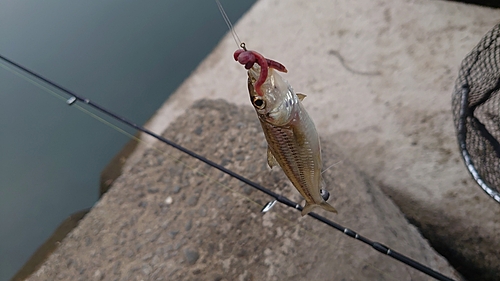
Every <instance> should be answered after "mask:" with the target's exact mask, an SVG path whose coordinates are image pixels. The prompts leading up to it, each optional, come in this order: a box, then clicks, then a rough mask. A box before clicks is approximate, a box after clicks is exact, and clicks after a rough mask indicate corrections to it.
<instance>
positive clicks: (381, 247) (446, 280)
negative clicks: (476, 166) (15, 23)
mask: <svg viewBox="0 0 500 281" xmlns="http://www.w3.org/2000/svg"><path fill="white" fill-rule="evenodd" d="M0 59H1V60H3V61H5V62H7V63H9V64H10V65H13V66H15V67H16V68H18V69H21V70H22V71H24V72H26V73H29V74H30V75H32V76H34V77H36V78H37V79H40V80H42V81H43V82H45V83H47V84H49V85H51V86H53V87H55V88H56V89H58V90H60V91H62V92H64V93H66V94H68V95H69V96H70V98H69V99H67V100H66V102H67V103H68V104H69V105H73V104H74V103H75V102H77V101H80V102H83V103H84V104H87V105H88V106H90V107H92V108H94V109H96V110H98V111H100V112H102V113H103V114H104V115H106V116H109V117H112V118H113V119H115V120H118V121H120V122H122V123H124V124H125V125H127V126H129V127H132V128H134V129H136V130H139V131H141V132H143V133H145V134H147V135H149V136H151V137H153V138H156V139H157V140H159V141H161V142H163V143H165V144H168V145H169V146H171V147H173V148H175V149H177V150H179V151H181V152H183V153H185V154H187V155H189V156H191V157H193V158H196V159H198V160H199V161H201V162H203V163H205V164H207V165H209V166H211V167H213V168H215V169H217V170H219V171H221V172H223V173H225V174H227V175H229V176H231V177H233V178H235V179H237V180H239V181H241V182H243V183H245V184H248V185H249V186H251V187H253V188H255V189H257V190H259V191H261V192H263V193H265V194H267V195H269V196H271V197H273V198H274V199H275V200H276V201H278V202H280V203H282V204H284V205H286V206H289V207H291V208H293V209H296V210H298V211H302V209H303V207H302V206H301V205H300V204H298V203H296V202H293V201H291V200H290V199H288V198H287V197H285V196H282V195H280V194H277V193H275V192H273V191H271V190H269V189H267V188H265V187H263V186H261V185H259V184H257V183H255V182H253V181H251V180H249V179H248V178H245V177H243V176H241V175H240V174H238V173H235V172H233V171H231V170H229V169H226V168H224V167H223V166H221V165H219V164H217V163H215V162H213V161H211V160H209V159H207V158H205V157H203V156H201V155H199V154H197V153H195V152H193V151H191V150H189V149H187V148H184V147H183V146H181V145H179V144H177V143H174V142H172V141H170V140H168V139H166V138H164V137H162V136H160V135H157V134H155V133H154V132H152V131H150V130H148V129H146V128H144V127H142V126H139V125H137V124H136V123H134V122H132V121H130V120H128V119H126V118H124V117H122V116H119V115H117V114H115V113H113V112H111V111H110V110H108V109H106V108H104V107H102V106H101V105H99V104H97V103H95V102H93V101H91V100H89V99H87V98H85V97H83V96H80V95H77V94H75V93H74V92H72V91H70V90H68V89H66V88H65V87H63V86H61V85H59V84H57V83H55V82H52V81H51V80H49V79H47V78H44V77H43V76H41V75H39V74H37V73H35V72H33V71H31V70H29V69H27V68H25V67H24V66H22V65H20V64H18V63H16V62H14V61H12V60H9V59H8V58H6V57H4V56H2V55H0ZM2 68H4V69H7V70H9V71H10V72H14V71H11V70H10V69H9V68H8V67H7V66H5V65H4V64H2ZM14 73H15V72H14ZM17 75H18V76H19V75H21V74H17ZM32 83H33V84H37V83H36V81H33V82H32ZM42 87H43V88H44V89H46V90H48V92H50V93H52V94H54V95H56V96H58V98H59V99H64V98H62V97H61V96H59V95H57V94H56V93H55V92H54V91H52V90H50V89H48V88H47V87H44V86H42ZM79 109H80V110H84V111H87V110H86V109H84V108H82V107H79ZM87 112H88V113H90V114H91V116H92V115H94V116H93V117H94V118H96V117H97V118H98V119H100V120H102V121H104V122H105V123H107V124H110V125H111V126H112V127H115V128H116V129H118V130H119V131H121V132H123V133H125V134H127V135H130V136H131V137H133V138H136V137H134V136H132V135H131V134H129V133H127V132H125V131H124V130H122V129H119V128H118V127H116V126H115V125H113V124H111V123H109V122H108V121H106V120H104V119H102V118H101V117H99V116H97V115H95V114H93V113H91V112H89V111H87ZM136 139H137V138H136ZM139 140H140V139H139ZM247 199H249V198H247ZM249 200H250V201H253V200H251V199H249ZM308 216H310V217H312V218H314V219H316V220H318V221H320V222H322V223H323V224H326V225H328V226H330V227H332V228H334V229H336V230H338V231H340V232H342V233H344V234H346V235H347V236H349V237H351V238H354V239H355V240H358V241H361V242H363V243H365V244H367V245H369V246H371V247H372V248H373V249H375V250H376V251H378V252H380V253H383V254H385V255H387V256H389V257H391V258H393V259H395V260H397V261H400V262H402V263H404V264H406V265H408V266H410V267H412V268H414V269H416V270H418V271H420V272H422V273H425V274H427V275H429V276H431V277H433V278H435V279H437V280H442V281H453V279H451V278H449V277H447V276H445V275H443V274H441V273H439V272H437V271H435V270H433V269H431V268H429V267H427V266H425V265H423V264H421V263H419V262H417V261H415V260H413V259H411V258H409V257H407V256H405V255H403V254H401V253H399V252H397V251H394V250H392V249H390V248H389V247H387V246H385V245H383V244H382V243H379V242H376V241H372V240H370V239H368V238H366V237H364V236H362V235H359V234H358V233H356V232H355V231H354V230H351V229H349V228H346V227H344V226H342V225H340V224H337V223H335V222H333V221H331V220H329V219H327V218H325V217H323V216H320V215H318V214H316V213H313V212H310V213H308Z"/></svg>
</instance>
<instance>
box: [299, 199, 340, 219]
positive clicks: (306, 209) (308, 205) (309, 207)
mask: <svg viewBox="0 0 500 281" xmlns="http://www.w3.org/2000/svg"><path fill="white" fill-rule="evenodd" d="M316 207H321V208H323V209H325V210H327V211H328V212H332V213H335V214H338V212H337V210H336V209H335V208H334V207H333V206H332V205H330V204H328V203H327V202H326V201H323V202H321V203H319V204H316V203H309V202H306V205H305V206H304V208H303V209H302V212H301V213H300V214H301V215H302V216H305V215H307V214H309V212H311V211H312V210H313V209H314V208H316Z"/></svg>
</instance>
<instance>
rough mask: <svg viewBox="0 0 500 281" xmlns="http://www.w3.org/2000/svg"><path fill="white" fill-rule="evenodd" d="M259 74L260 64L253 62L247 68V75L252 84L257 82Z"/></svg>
mask: <svg viewBox="0 0 500 281" xmlns="http://www.w3.org/2000/svg"><path fill="white" fill-rule="evenodd" d="M259 76H260V66H259V65H257V64H254V65H253V66H252V68H250V69H248V77H250V78H251V79H252V84H254V83H255V82H257V80H258V79H259Z"/></svg>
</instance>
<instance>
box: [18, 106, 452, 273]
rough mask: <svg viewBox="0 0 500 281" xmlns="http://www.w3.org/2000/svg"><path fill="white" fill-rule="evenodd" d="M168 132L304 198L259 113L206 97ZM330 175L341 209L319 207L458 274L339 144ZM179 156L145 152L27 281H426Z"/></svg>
mask: <svg viewBox="0 0 500 281" xmlns="http://www.w3.org/2000/svg"><path fill="white" fill-rule="evenodd" d="M164 136H165V137H167V138H169V139H172V140H174V141H175V142H177V143H179V144H181V145H183V146H185V147H187V148H189V149H192V150H194V151H197V152H199V153H200V154H203V155H207V156H208V158H209V159H212V160H214V161H217V162H220V163H222V164H223V165H224V166H225V167H226V168H229V169H232V170H234V171H235V172H237V173H240V174H242V175H244V176H247V177H249V178H251V179H253V180H254V181H256V182H259V183H261V184H263V185H265V186H266V187H268V188H270V189H272V190H273V191H275V192H279V193H281V194H284V195H285V196H288V197H289V198H291V199H293V200H296V201H299V200H300V195H299V194H298V192H296V191H295V189H294V188H293V186H292V185H291V184H290V183H289V182H288V180H286V177H285V176H284V174H283V172H282V171H281V170H280V169H273V170H272V171H271V170H270V169H269V168H268V167H267V160H266V149H267V144H266V142H265V139H264V135H263V133H262V132H261V128H260V124H259V123H258V121H257V118H256V116H255V113H254V112H253V110H252V109H251V108H249V107H248V106H242V107H237V106H235V105H231V104H228V103H227V102H226V101H224V100H214V101H200V102H197V103H196V104H195V105H194V107H193V108H191V109H188V110H187V111H186V112H185V113H184V115H182V116H181V117H180V118H179V119H177V121H175V122H173V123H172V124H171V126H170V127H169V129H168V130H167V131H166V132H165V133H164ZM323 151H324V152H325V153H327V154H328V155H331V156H332V157H330V158H329V159H328V160H327V161H325V165H326V166H330V165H331V164H335V165H334V166H333V167H332V168H331V169H328V170H327V171H326V172H325V173H324V176H325V182H326V183H327V184H328V186H329V190H330V192H331V194H332V198H331V201H330V202H331V203H332V204H333V205H334V206H335V207H336V208H337V209H338V210H339V214H338V215H334V214H331V213H326V212H324V211H322V210H320V212H321V213H322V214H323V215H325V216H327V217H329V218H331V219H333V220H335V221H337V222H338V223H341V224H345V225H348V226H349V227H350V228H352V229H354V230H356V231H358V232H359V233H360V234H362V235H365V236H366V237H369V238H370V239H373V240H374V241H378V242H381V243H383V244H386V245H388V246H390V247H391V248H392V249H394V250H396V251H399V252H400V253H403V254H405V255H408V256H409V257H411V258H413V259H415V260H417V261H419V262H421V263H423V264H425V265H427V266H430V267H432V268H433V269H435V270H438V271H440V272H441V273H443V274H445V275H448V276H450V277H453V278H455V279H456V280H460V278H459V276H458V275H457V274H456V272H455V271H454V270H453V269H452V268H451V267H450V266H449V265H448V263H447V262H446V260H445V259H443V258H442V257H440V256H439V255H437V254H436V253H435V251H434V250H433V249H432V248H431V247H430V246H429V245H428V243H427V241H426V240H425V239H423V238H422V237H421V236H420V234H419V232H418V231H417V230H416V228H415V227H413V226H411V225H409V224H408V222H407V221H406V219H405V218H404V216H403V214H402V213H401V212H400V211H399V209H398V208H397V207H396V206H395V205H394V204H393V203H392V202H391V201H390V200H389V199H388V198H387V197H386V196H384V195H383V194H382V192H381V191H380V189H379V187H378V186H376V185H373V184H371V183H370V182H369V181H367V180H366V178H365V176H364V175H363V174H362V173H360V172H359V171H358V170H357V169H356V168H355V167H354V166H353V164H352V163H350V161H349V160H348V158H347V157H346V156H345V155H343V154H342V153H341V152H340V149H339V148H338V147H337V146H335V145H334V144H333V142H332V141H331V140H323ZM269 199H270V198H269V197H267V196H266V195H264V194H263V193H261V192H258V191H256V190H253V189H252V188H251V187H249V186H246V185H244V184H242V183H240V182H238V181H236V180H234V179H231V178H229V177H228V176H227V175H225V174H222V173H221V172H219V171H217V170H215V169H213V168H211V167H208V166H207V165H205V164H202V163H201V162H199V161H197V160H195V159H193V158H191V157H189V156H187V155H185V154H182V153H180V152H179V151H176V150H175V149H173V148H170V147H168V146H166V145H157V146H156V147H151V148H149V149H147V150H145V151H143V157H142V158H141V160H140V161H139V162H138V163H137V164H136V165H134V166H132V167H129V168H128V169H125V170H124V173H123V174H122V176H120V177H119V178H118V179H117V180H116V181H115V183H114V184H113V187H112V188H111V189H110V191H109V192H108V193H106V194H105V195H104V197H103V198H102V199H101V201H100V202H99V203H98V204H97V205H96V206H95V207H94V208H93V209H92V211H91V212H90V213H89V214H88V215H87V216H86V217H85V218H84V219H83V220H82V222H81V223H80V225H79V226H78V227H77V228H76V229H75V230H74V231H72V232H71V233H70V234H69V236H68V237H67V238H66V239H65V240H64V241H63V242H62V244H61V246H60V247H59V248H58V249H57V250H56V251H55V252H54V254H52V255H51V256H50V258H49V259H48V261H47V262H46V263H45V264H44V265H43V266H42V267H41V268H40V269H39V270H38V271H37V272H36V273H35V274H34V275H33V276H31V278H29V279H28V280H85V281H87V280H306V279H309V280H430V277H428V276H426V275H423V274H422V273H420V272H418V271H416V270H414V269H412V268H410V267H408V266H406V265H404V264H402V263H399V262H397V261H395V260H393V259H392V258H390V257H387V256H385V255H383V254H381V253H379V252H377V251H375V250H373V249H372V248H371V247H369V246H367V245H364V244H362V243H361V242H359V241H355V240H354V239H352V238H350V237H348V236H346V235H344V234H343V233H341V232H339V231H337V230H334V229H332V228H329V227H326V226H325V225H323V224H320V223H319V222H317V221H315V220H313V219H311V218H309V217H301V216H300V212H298V211H296V210H294V209H291V208H289V207H285V206H283V205H280V204H277V205H276V206H275V207H274V208H273V209H272V210H271V211H270V212H268V213H266V214H262V213H260V209H261V208H262V206H263V205H264V204H265V203H266V202H267V201H269Z"/></svg>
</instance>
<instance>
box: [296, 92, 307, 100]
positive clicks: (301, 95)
mask: <svg viewBox="0 0 500 281" xmlns="http://www.w3.org/2000/svg"><path fill="white" fill-rule="evenodd" d="M296 95H297V97H298V98H299V100H300V101H303V100H304V99H305V98H306V97H307V96H306V95H304V94H301V93H297V94H296Z"/></svg>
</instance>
